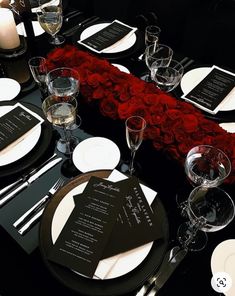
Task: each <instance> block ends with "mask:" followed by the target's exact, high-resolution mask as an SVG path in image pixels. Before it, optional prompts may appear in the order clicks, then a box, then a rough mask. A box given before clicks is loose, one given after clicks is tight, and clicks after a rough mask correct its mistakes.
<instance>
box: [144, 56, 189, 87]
mask: <svg viewBox="0 0 235 296" xmlns="http://www.w3.org/2000/svg"><path fill="white" fill-rule="evenodd" d="M150 70H151V78H152V80H153V81H155V82H156V86H157V87H158V88H160V89H161V90H163V91H165V92H170V91H172V90H174V89H175V88H176V87H177V85H178V84H179V83H180V81H181V79H182V77H183V74H184V67H183V66H182V65H181V63H179V62H177V61H176V60H171V61H170V63H169V65H168V63H167V62H166V61H165V59H158V60H155V61H154V62H153V63H152V65H151V66H150Z"/></svg>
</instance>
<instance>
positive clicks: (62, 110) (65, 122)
mask: <svg viewBox="0 0 235 296" xmlns="http://www.w3.org/2000/svg"><path fill="white" fill-rule="evenodd" d="M42 110H43V112H44V114H45V116H46V118H47V120H48V121H49V122H51V123H52V124H53V125H54V126H55V127H58V128H60V130H62V135H61V138H60V139H59V140H58V142H57V149H58V150H59V151H60V152H62V153H64V154H68V155H70V154H71V153H72V150H73V148H74V146H75V145H74V142H75V143H77V141H76V138H74V137H71V133H70V132H69V129H70V127H71V126H73V125H74V124H75V122H76V119H77V118H76V112H77V100H76V98H75V97H70V98H69V99H68V100H67V101H61V100H60V98H58V97H56V96H54V95H50V96H48V97H47V98H46V99H45V100H44V101H43V103H42Z"/></svg>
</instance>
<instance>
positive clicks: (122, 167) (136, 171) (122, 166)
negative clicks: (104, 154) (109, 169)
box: [118, 160, 141, 177]
mask: <svg viewBox="0 0 235 296" xmlns="http://www.w3.org/2000/svg"><path fill="white" fill-rule="evenodd" d="M129 167H130V161H124V160H121V161H120V163H119V165H118V170H119V171H121V172H122V173H123V174H128V175H135V176H136V177H137V176H139V175H140V173H141V166H140V164H139V163H138V162H136V161H135V162H134V168H133V170H132V172H130V170H129Z"/></svg>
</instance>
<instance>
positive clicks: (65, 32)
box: [62, 16, 99, 36]
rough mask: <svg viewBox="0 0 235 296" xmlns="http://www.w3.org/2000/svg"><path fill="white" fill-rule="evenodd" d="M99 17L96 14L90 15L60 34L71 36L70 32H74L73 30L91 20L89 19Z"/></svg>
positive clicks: (92, 19) (93, 19)
mask: <svg viewBox="0 0 235 296" xmlns="http://www.w3.org/2000/svg"><path fill="white" fill-rule="evenodd" d="M98 19H99V17H97V16H91V17H89V18H87V19H85V20H84V21H82V22H80V23H78V24H77V25H76V26H74V27H72V28H70V29H68V30H66V31H64V32H63V33H62V34H63V35H65V36H71V35H72V34H74V32H75V31H77V30H78V29H79V28H81V27H82V26H83V25H85V24H87V23H89V22H91V21H95V20H98Z"/></svg>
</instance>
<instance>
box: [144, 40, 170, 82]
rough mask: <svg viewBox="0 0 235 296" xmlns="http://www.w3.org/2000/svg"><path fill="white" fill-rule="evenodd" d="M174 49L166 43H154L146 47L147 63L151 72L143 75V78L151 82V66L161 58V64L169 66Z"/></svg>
mask: <svg viewBox="0 0 235 296" xmlns="http://www.w3.org/2000/svg"><path fill="white" fill-rule="evenodd" d="M172 56H173V50H172V49H171V48H170V47H169V46H167V45H165V44H158V43H154V44H151V45H149V46H147V47H146V49H145V64H146V65H147V67H148V69H149V72H148V74H147V75H145V76H143V77H142V79H143V80H145V81H147V82H150V81H152V80H151V76H150V71H151V66H152V64H153V63H154V62H155V61H157V60H158V61H159V60H161V66H164V67H166V66H168V65H169V64H170V62H171V60H172Z"/></svg>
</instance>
